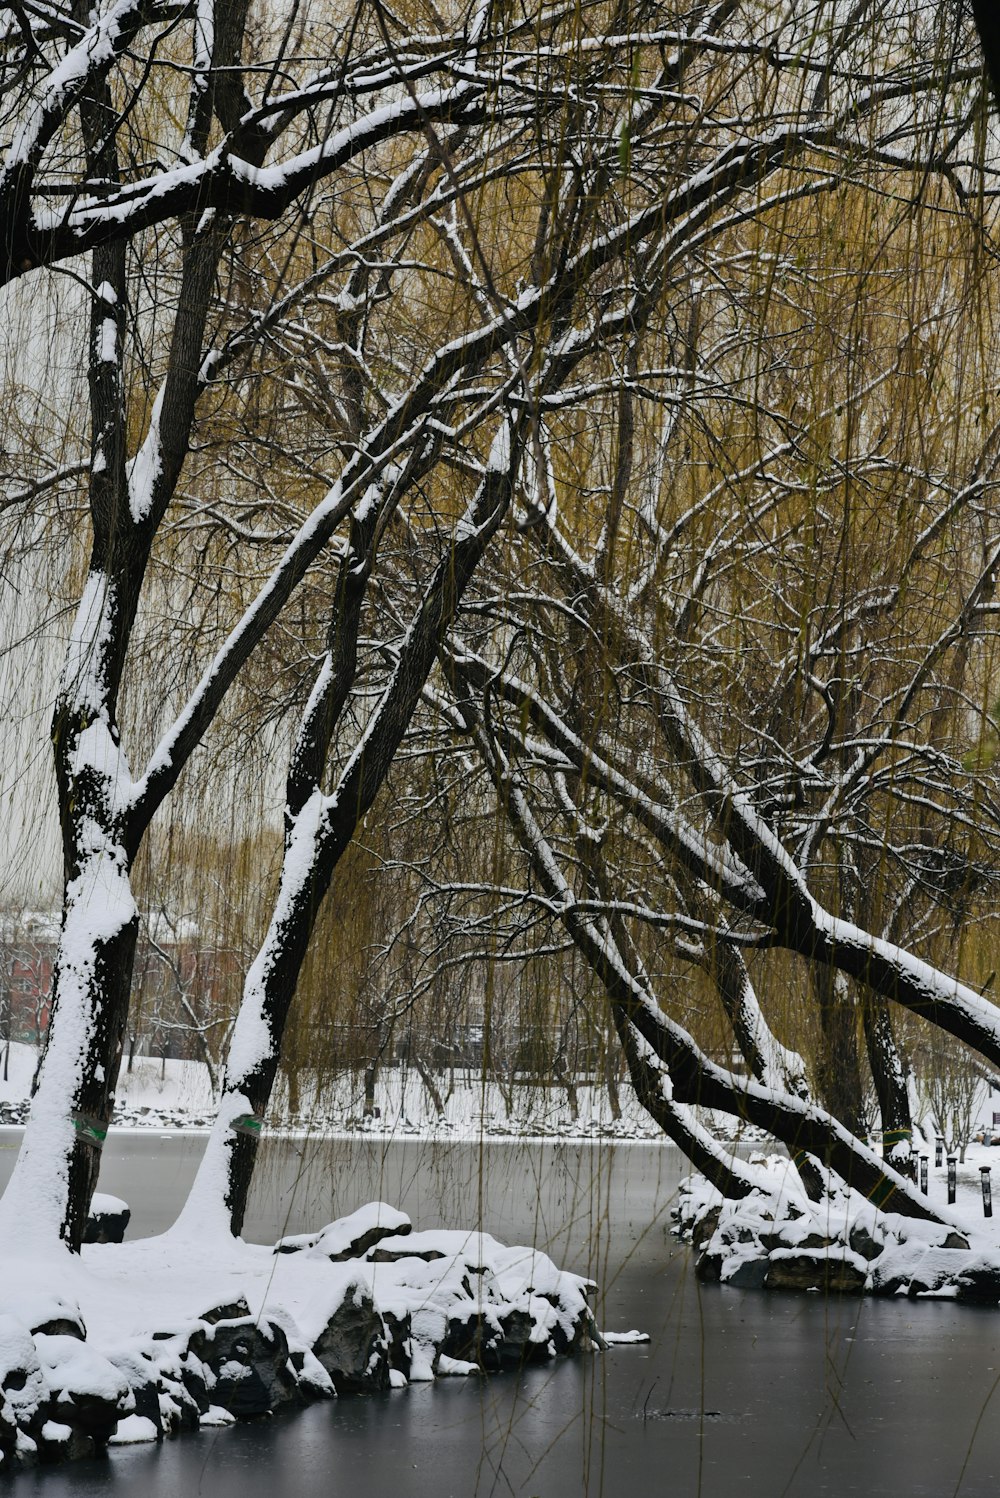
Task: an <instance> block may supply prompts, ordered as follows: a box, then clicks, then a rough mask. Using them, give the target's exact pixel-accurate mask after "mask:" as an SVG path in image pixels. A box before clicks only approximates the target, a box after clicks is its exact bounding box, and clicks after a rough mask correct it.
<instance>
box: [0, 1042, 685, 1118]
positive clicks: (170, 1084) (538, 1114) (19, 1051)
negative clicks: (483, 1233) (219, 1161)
mask: <svg viewBox="0 0 1000 1498" xmlns="http://www.w3.org/2000/svg"><path fill="white" fill-rule="evenodd" d="M35 1061H36V1052H35V1049H34V1047H33V1046H26V1045H18V1044H14V1045H12V1046H11V1056H10V1068H9V1079H8V1080H7V1081H6V1082H4V1081H3V1080H0V1121H2V1122H8V1123H12V1122H20V1121H21V1118H22V1115H23V1110H24V1108H25V1107H26V1105H27V1099H28V1094H29V1091H30V1088H31V1078H32V1074H33V1072H34V1068H35ZM435 1083H436V1085H437V1087H438V1089H439V1092H440V1095H441V1100H442V1102H443V1103H444V1115H443V1117H439V1116H438V1113H437V1109H436V1106H435V1104H434V1102H433V1100H432V1098H431V1096H430V1093H429V1092H428V1090H427V1088H426V1087H425V1085H424V1083H423V1082H422V1081H421V1079H420V1077H419V1075H418V1074H417V1072H416V1071H415V1070H413V1069H412V1068H403V1067H398V1066H394V1067H386V1068H384V1069H383V1070H382V1071H381V1073H380V1074H379V1077H378V1080H377V1083H376V1087H375V1108H376V1110H377V1114H376V1115H375V1116H373V1117H367V1118H366V1117H365V1115H364V1088H363V1083H362V1079H361V1077H360V1076H359V1075H356V1074H352V1073H349V1072H344V1073H341V1074H340V1075H339V1076H337V1077H335V1078H332V1079H330V1081H329V1082H328V1083H326V1084H325V1085H324V1087H323V1089H322V1094H321V1096H320V1097H319V1098H316V1097H315V1096H314V1095H311V1091H310V1087H309V1084H308V1080H307V1079H306V1080H304V1081H303V1084H302V1086H301V1087H300V1109H301V1111H300V1112H299V1113H297V1114H296V1115H294V1116H290V1115H289V1114H288V1111H287V1108H284V1107H282V1104H281V1102H280V1100H279V1103H278V1105H277V1108H276V1110H275V1112H274V1114H273V1116H272V1118H271V1119H269V1120H268V1126H269V1129H278V1130H288V1131H291V1132H308V1133H310V1134H316V1133H322V1134H329V1135H331V1136H336V1135H338V1134H360V1133H367V1134H370V1133H375V1134H387V1135H405V1136H420V1137H425V1138H449V1139H465V1138H468V1139H480V1138H482V1137H484V1136H497V1137H503V1136H512V1137H515V1138H519V1139H524V1138H552V1137H557V1138H570V1139H572V1138H581V1139H592V1138H620V1139H662V1138H663V1135H662V1133H661V1131H660V1130H659V1129H658V1128H657V1126H656V1125H655V1124H654V1123H653V1121H652V1120H651V1119H650V1117H649V1115H648V1113H646V1111H645V1110H644V1109H643V1108H642V1107H641V1106H640V1105H639V1103H638V1102H637V1100H636V1098H635V1094H634V1093H633V1091H632V1089H631V1087H629V1085H628V1084H627V1083H623V1084H622V1086H621V1089H620V1105H621V1117H620V1118H618V1119H616V1118H615V1117H614V1113H613V1110H612V1107H611V1101H610V1098H609V1096H608V1092H607V1089H606V1087H604V1086H594V1085H592V1084H590V1083H581V1084H580V1085H579V1086H578V1088H577V1098H576V1103H577V1111H576V1114H575V1116H574V1112H573V1108H572V1106H571V1105H570V1102H569V1099H568V1098H567V1094H566V1090H565V1088H562V1087H537V1086H536V1087H532V1086H524V1085H517V1086H515V1087H514V1088H512V1089H511V1090H510V1091H509V1093H508V1094H507V1096H506V1097H505V1095H504V1091H503V1090H502V1089H501V1088H500V1086H499V1085H498V1084H497V1083H495V1082H486V1083H484V1082H483V1080H482V1078H481V1077H480V1076H478V1075H477V1074H476V1073H475V1072H472V1071H458V1070H456V1071H455V1072H447V1071H446V1072H443V1073H441V1074H440V1075H438V1074H435ZM508 1104H509V1107H508ZM213 1116H214V1105H213V1102H212V1092H211V1088H210V1086H209V1082H208V1075H207V1072H206V1070H205V1068H204V1066H203V1065H202V1064H201V1063H200V1062H196V1061H166V1062H161V1061H159V1060H156V1059H151V1058H149V1057H142V1058H137V1059H136V1060H135V1061H134V1063H133V1067H132V1070H131V1071H128V1070H127V1068H125V1067H123V1068H122V1072H121V1075H120V1077H119V1081H118V1092H117V1104H116V1108H115V1125H114V1126H115V1127H116V1128H157V1129H163V1128H164V1127H168V1128H169V1127H173V1128H190V1129H207V1128H208V1127H209V1125H210V1124H211V1121H212V1118H213Z"/></svg>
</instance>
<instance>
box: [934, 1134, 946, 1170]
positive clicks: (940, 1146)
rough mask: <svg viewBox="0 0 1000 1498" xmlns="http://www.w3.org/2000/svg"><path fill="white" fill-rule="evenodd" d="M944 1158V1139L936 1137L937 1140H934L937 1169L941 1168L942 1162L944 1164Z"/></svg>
mask: <svg viewBox="0 0 1000 1498" xmlns="http://www.w3.org/2000/svg"><path fill="white" fill-rule="evenodd" d="M943 1160H944V1140H943V1139H935V1141H934V1169H935V1170H940V1169H941V1164H942V1162H943Z"/></svg>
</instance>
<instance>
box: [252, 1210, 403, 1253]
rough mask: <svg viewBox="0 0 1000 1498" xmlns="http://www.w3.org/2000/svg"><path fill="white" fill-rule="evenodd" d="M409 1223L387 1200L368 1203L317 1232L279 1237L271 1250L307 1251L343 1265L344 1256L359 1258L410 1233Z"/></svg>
mask: <svg viewBox="0 0 1000 1498" xmlns="http://www.w3.org/2000/svg"><path fill="white" fill-rule="evenodd" d="M412 1226H413V1225H412V1223H411V1222H410V1219H409V1218H408V1217H407V1215H406V1213H405V1212H398V1211H397V1210H396V1208H395V1207H390V1206H389V1204H388V1203H387V1202H368V1204H367V1205H366V1206H364V1207H359V1208H358V1210H357V1211H356V1212H352V1213H351V1214H350V1216H349V1217H341V1218H338V1220H337V1221H336V1222H331V1223H329V1224H328V1225H327V1226H326V1227H325V1228H322V1229H321V1230H320V1231H319V1232H318V1233H297V1234H295V1235H294V1236H292V1237H289V1238H281V1239H279V1241H278V1242H277V1243H276V1244H275V1248H274V1251H275V1253H276V1254H295V1253H308V1254H310V1255H311V1256H312V1257H314V1258H323V1259H329V1261H330V1262H331V1263H332V1264H342V1263H344V1261H345V1260H347V1259H360V1258H361V1257H362V1256H363V1255H364V1254H366V1253H367V1252H368V1250H369V1249H370V1248H374V1246H375V1244H376V1243H380V1242H381V1241H382V1240H383V1239H384V1238H390V1237H403V1236H404V1235H406V1234H407V1233H409V1232H411V1230H412Z"/></svg>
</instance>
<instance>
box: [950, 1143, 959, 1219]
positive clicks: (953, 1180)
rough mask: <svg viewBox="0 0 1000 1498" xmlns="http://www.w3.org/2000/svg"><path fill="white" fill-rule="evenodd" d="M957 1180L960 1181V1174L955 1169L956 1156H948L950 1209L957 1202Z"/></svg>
mask: <svg viewBox="0 0 1000 1498" xmlns="http://www.w3.org/2000/svg"><path fill="white" fill-rule="evenodd" d="M957 1179H958V1172H957V1170H956V1169H955V1156H954V1155H949V1156H948V1205H949V1207H950V1206H953V1205H954V1202H955V1183H956V1181H957Z"/></svg>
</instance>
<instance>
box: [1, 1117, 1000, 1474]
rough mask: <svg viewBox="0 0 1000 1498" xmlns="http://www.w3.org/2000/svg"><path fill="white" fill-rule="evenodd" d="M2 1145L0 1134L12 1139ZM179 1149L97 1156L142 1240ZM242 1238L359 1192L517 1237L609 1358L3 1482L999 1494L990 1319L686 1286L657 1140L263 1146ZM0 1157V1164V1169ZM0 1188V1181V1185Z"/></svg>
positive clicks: (453, 1384) (182, 1149)
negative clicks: (572, 1292)
mask: <svg viewBox="0 0 1000 1498" xmlns="http://www.w3.org/2000/svg"><path fill="white" fill-rule="evenodd" d="M12 1139H13V1136H12V1135H11V1134H6V1135H5V1136H4V1138H3V1141H2V1142H3V1143H10V1142H12ZM199 1149H200V1145H199V1143H198V1142H197V1141H195V1140H188V1139H178V1138H175V1137H171V1138H170V1139H168V1140H161V1139H160V1138H158V1137H156V1136H153V1137H152V1138H147V1137H141V1136H140V1137H138V1138H136V1137H135V1136H131V1137H126V1138H125V1140H124V1142H122V1141H119V1142H117V1143H115V1144H114V1145H112V1144H111V1143H110V1142H109V1147H108V1151H107V1159H106V1162H105V1169H104V1173H103V1175H102V1181H101V1185H102V1189H104V1190H107V1191H112V1192H114V1193H116V1194H118V1195H121V1196H124V1197H126V1199H128V1200H129V1201H130V1202H131V1204H132V1206H133V1210H134V1219H133V1221H134V1224H135V1230H136V1231H137V1232H143V1231H156V1230H157V1229H158V1228H160V1227H163V1226H166V1225H167V1224H168V1222H169V1221H170V1220H171V1218H172V1214H173V1211H174V1209H175V1207H176V1205H177V1203H178V1202H179V1200H180V1199H181V1198H182V1196H183V1192H184V1189H185V1187H186V1184H187V1182H188V1180H189V1179H190V1177H191V1174H192V1172H193V1169H194V1164H195V1162H196V1160H197V1156H198V1151H199ZM268 1150H269V1154H268V1159H267V1162H266V1167H265V1170H264V1172H263V1174H262V1179H261V1182H260V1185H259V1189H258V1191H257V1194H256V1197H255V1199H254V1202H253V1204H252V1210H251V1219H250V1221H249V1222H248V1230H247V1236H249V1237H255V1238H260V1239H262V1240H273V1238H274V1237H275V1236H276V1235H277V1234H279V1233H280V1232H286V1231H287V1232H295V1231H301V1230H304V1229H306V1228H309V1227H315V1226H317V1225H320V1224H322V1223H323V1222H325V1221H327V1220H329V1219H330V1218H332V1217H334V1216H337V1215H341V1214H343V1213H344V1212H348V1211H350V1210H352V1209H353V1208H354V1207H356V1206H359V1205H360V1204H361V1203H363V1202H364V1201H368V1200H370V1199H372V1198H373V1197H375V1196H380V1197H383V1198H384V1199H385V1200H387V1201H390V1202H394V1203H396V1204H397V1205H399V1206H400V1207H402V1208H403V1209H404V1210H405V1211H407V1212H409V1213H410V1215H411V1216H412V1217H413V1219H414V1222H415V1225H417V1226H418V1227H437V1226H445V1225H450V1226H458V1225H461V1226H472V1225H474V1224H475V1223H478V1222H481V1223H482V1225H483V1227H484V1228H485V1229H486V1230H487V1231H489V1232H492V1233H494V1234H495V1236H497V1237H498V1238H501V1239H503V1240H505V1241H507V1242H515V1241H516V1242H529V1241H534V1242H536V1243H537V1244H538V1245H539V1246H541V1247H544V1248H545V1249H546V1250H547V1251H548V1252H550V1253H552V1255H553V1257H555V1258H556V1259H557V1261H558V1262H559V1263H561V1264H563V1265H564V1266H565V1267H567V1268H573V1269H576V1270H578V1271H580V1272H582V1273H588V1274H590V1275H591V1276H592V1277H593V1278H595V1279H597V1280H598V1281H599V1283H600V1291H599V1295H598V1299H597V1310H598V1319H599V1321H600V1322H601V1324H602V1325H604V1326H605V1327H608V1328H610V1329H613V1330H624V1329H627V1328H629V1327H633V1326H635V1327H641V1328H642V1329H643V1330H646V1331H648V1332H650V1334H651V1336H652V1342H651V1344H650V1345H649V1346H647V1347H642V1346H640V1347H622V1348H617V1349H613V1350H610V1351H608V1352H607V1353H604V1354H601V1355H596V1356H593V1357H588V1358H584V1359H580V1360H578V1361H575V1362H568V1361H564V1362H560V1363H558V1364H553V1365H549V1366H548V1367H545V1368H541V1369H532V1370H528V1371H527V1372H525V1373H524V1374H522V1375H521V1376H519V1377H518V1376H514V1375H502V1376H497V1377H494V1378H492V1379H490V1380H488V1381H483V1382H480V1381H478V1380H475V1381H474V1380H441V1381H439V1382H438V1383H436V1384H434V1385H432V1386H426V1385H416V1386H413V1387H411V1388H409V1389H406V1390H402V1391H397V1392H394V1393H391V1394H387V1395H384V1396H378V1397H373V1398H366V1399H344V1400H340V1401H337V1402H334V1403H332V1404H324V1405H318V1406H313V1407H312V1408H311V1409H308V1410H305V1411H303V1412H300V1413H297V1414H294V1415H285V1416H280V1417H277V1418H275V1419H273V1420H269V1421H266V1422H261V1423H258V1424H252V1425H243V1426H237V1427H235V1428H233V1429H230V1430H226V1431H221V1432H211V1433H209V1432H205V1433H203V1434H200V1435H195V1436H185V1437H182V1438H181V1439H180V1440H178V1441H174V1442H170V1443H168V1444H166V1445H164V1446H163V1447H160V1448H155V1447H149V1446H143V1447H133V1448H125V1449H119V1450H117V1451H115V1452H114V1453H113V1455H112V1456H111V1457H110V1458H108V1459H107V1460H105V1461H100V1462H85V1463H78V1464H76V1465H75V1466H73V1467H69V1468H62V1469H57V1470H53V1471H48V1472H44V1473H28V1474H24V1475H21V1476H19V1477H17V1478H16V1479H14V1484H15V1486H16V1487H17V1489H18V1492H19V1494H21V1493H23V1494H27V1493H28V1492H29V1491H34V1490H35V1489H36V1488H37V1490H38V1491H39V1493H41V1492H44V1494H45V1498H90V1495H96V1494H100V1495H105V1494H110V1493H113V1494H116V1495H118V1494H120V1495H123V1498H126V1495H127V1498H132V1495H139V1494H142V1495H146V1494H148V1495H150V1498H188V1495H195V1494H205V1495H207V1498H265V1495H271V1494H277V1495H281V1498H286V1495H287V1498H314V1495H315V1498H320V1495H323V1498H333V1495H339V1494H344V1495H358V1498H449V1495H450V1498H485V1495H494V1494H495V1495H502V1494H514V1495H517V1498H521V1495H524V1498H580V1495H598V1494H606V1495H610V1498H619V1495H622V1498H624V1495H626V1494H629V1495H630V1494H632V1493H633V1492H642V1493H643V1494H649V1495H651V1498H659V1495H666V1494H669V1495H670V1498H688V1495H691V1498H695V1495H706V1498H730V1495H748V1498H758V1495H759V1498H785V1495H789V1498H814V1495H826V1494H830V1495H842V1494H852V1493H858V1494H864V1495H870V1498H883V1495H886V1498H887V1495H892V1498H917V1495H924V1494H926V1495H929V1498H941V1495H952V1494H960V1495H964V1498H974V1495H983V1498H985V1495H987V1494H988V1495H990V1498H995V1495H996V1494H997V1493H998V1491H1000V1392H998V1379H1000V1317H998V1315H997V1314H996V1313H991V1312H988V1311H978V1310H975V1309H973V1308H969V1307H959V1306H955V1305H953V1304H951V1303H948V1302H940V1303H935V1302H921V1303H918V1304H914V1303H911V1302H908V1301H905V1300H903V1301H891V1302H884V1301H866V1302H858V1301H852V1300H829V1301H827V1300H824V1299H822V1298H821V1297H818V1296H796V1297H793V1296H782V1297H779V1296H770V1297H769V1296H766V1295H762V1294H759V1293H757V1294H755V1293H753V1292H750V1291H746V1292H742V1291H736V1290H729V1291H727V1290H724V1289H720V1288H719V1287H718V1286H712V1287H705V1286H699V1285H698V1283H697V1282H696V1281H695V1279H694V1276H693V1274H692V1273H691V1272H690V1264H689V1257H688V1253H687V1250H686V1249H684V1248H683V1247H682V1246H681V1245H679V1244H677V1243H676V1242H675V1241H674V1240H673V1239H672V1238H671V1237H670V1234H669V1231H668V1228H669V1209H670V1205H671V1202H672V1198H673V1194H674V1191H675V1189H676V1184H677V1180H678V1177H679V1174H680V1163H679V1160H678V1156H677V1154H676V1152H675V1151H674V1150H673V1149H672V1148H670V1147H667V1146H664V1147H658V1146H652V1147H651V1146H648V1145H636V1146H620V1145H619V1146H601V1147H598V1146H591V1145H586V1146H575V1145H530V1146H527V1145H517V1144H506V1143H497V1142H487V1143H485V1144H484V1145H483V1146H482V1147H481V1148H479V1147H477V1146H474V1145H430V1144H426V1143H420V1142H416V1141H409V1142H402V1143H396V1144H392V1145H389V1146H385V1147H380V1146H378V1145H374V1144H372V1143H371V1142H370V1141H367V1140H363V1141H360V1142H358V1141H351V1142H341V1141H335V1142H332V1143H327V1144H322V1145H303V1144H291V1143H287V1142H285V1143H282V1142H275V1141H272V1142H271V1143H270V1144H269V1146H268ZM9 1158H10V1153H9V1152H8V1151H2V1150H0V1161H3V1160H6V1159H9ZM0 1179H2V1175H0Z"/></svg>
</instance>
